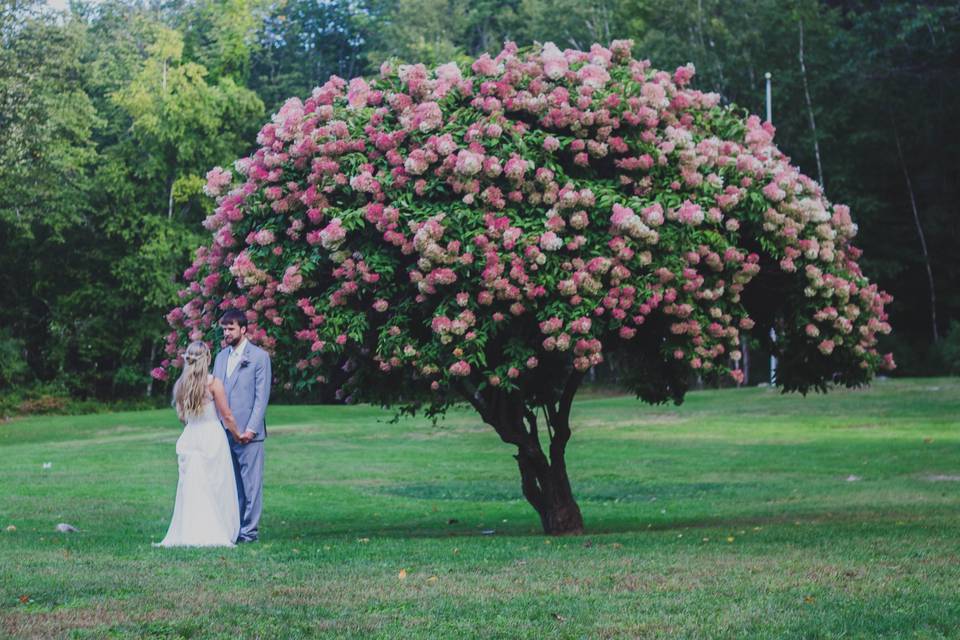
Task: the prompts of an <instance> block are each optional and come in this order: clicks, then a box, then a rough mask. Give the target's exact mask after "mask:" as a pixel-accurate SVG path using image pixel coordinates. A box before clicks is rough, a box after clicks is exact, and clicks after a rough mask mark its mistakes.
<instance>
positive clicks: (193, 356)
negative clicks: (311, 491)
mask: <svg viewBox="0 0 960 640" xmlns="http://www.w3.org/2000/svg"><path fill="white" fill-rule="evenodd" d="M220 327H221V328H222V329H223V335H224V343H225V344H226V345H227V346H226V348H225V349H223V350H222V351H220V353H218V354H217V358H216V360H215V361H214V363H213V374H212V375H211V374H210V360H211V354H210V348H209V347H208V346H207V345H206V343H204V342H201V341H197V342H191V343H190V345H189V346H188V347H187V350H186V352H185V353H184V356H183V361H184V365H183V373H181V374H180V378H178V379H177V382H176V384H175V385H174V387H173V405H174V407H176V410H177V416H178V417H179V418H180V421H181V422H183V423H184V425H185V426H184V429H183V433H182V434H181V435H180V438H179V439H178V440H177V461H178V464H179V468H180V479H179V481H178V483H177V498H176V503H175V505H174V508H173V518H172V520H171V521H170V528H169V529H168V530H167V535H166V536H165V537H164V539H163V541H162V542H160V544H159V545H158V546H161V547H182V546H190V547H209V546H230V547H232V546H233V545H234V544H236V543H239V542H253V541H254V540H256V539H257V536H258V530H257V527H258V525H259V522H260V512H261V509H262V502H261V497H262V496H261V494H262V490H263V441H264V440H265V439H266V437H267V425H266V422H265V421H264V414H265V413H266V410H267V401H268V400H269V399H270V381H271V378H272V373H271V370H270V356H269V355H267V352H266V351H264V350H263V349H261V348H259V347H257V346H256V345H253V344H251V343H250V342H249V341H248V340H247V336H246V334H247V318H246V316H244V314H243V313H241V312H240V311H237V310H230V311H227V312H226V313H224V314H223V317H221V319H220ZM224 429H226V430H227V431H229V432H230V436H227V435H226V432H225V431H224ZM231 438H232V441H231V440H230V439H231Z"/></svg>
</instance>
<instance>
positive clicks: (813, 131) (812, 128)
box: [797, 20, 827, 191]
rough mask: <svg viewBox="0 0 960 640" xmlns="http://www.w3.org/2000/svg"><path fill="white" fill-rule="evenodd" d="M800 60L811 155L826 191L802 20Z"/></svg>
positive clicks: (801, 22)
mask: <svg viewBox="0 0 960 640" xmlns="http://www.w3.org/2000/svg"><path fill="white" fill-rule="evenodd" d="M797 58H798V59H799V60H800V77H802V78H803V95H804V97H805V98H806V101H807V118H808V119H809V120H810V133H811V134H813V155H814V157H815V158H816V159H817V177H818V178H819V179H820V187H821V188H822V189H823V190H824V191H826V188H827V186H826V183H825V182H824V181H823V165H822V164H821V163H820V141H819V140H818V139H817V121H816V120H815V119H814V117H813V101H812V100H811V99H810V86H809V85H808V84H807V65H806V64H804V61H803V20H800V51H799V53H798V54H797Z"/></svg>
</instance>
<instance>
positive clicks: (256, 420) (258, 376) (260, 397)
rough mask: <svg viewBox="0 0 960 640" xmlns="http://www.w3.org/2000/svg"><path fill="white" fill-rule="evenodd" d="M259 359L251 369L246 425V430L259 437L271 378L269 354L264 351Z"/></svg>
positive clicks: (268, 399) (268, 396)
mask: <svg viewBox="0 0 960 640" xmlns="http://www.w3.org/2000/svg"><path fill="white" fill-rule="evenodd" d="M259 360H260V362H258V363H257V365H256V366H255V367H254V370H253V375H254V378H253V381H254V382H253V384H254V387H253V410H252V411H250V419H249V420H247V426H246V431H249V432H250V433H253V434H254V437H259V436H260V432H261V431H262V430H263V419H264V417H265V416H266V413H267V402H269V401H270V381H271V380H272V379H273V372H272V369H271V366H270V356H269V355H267V353H266V352H265V351H264V352H263V354H262V355H261V357H260V358H259Z"/></svg>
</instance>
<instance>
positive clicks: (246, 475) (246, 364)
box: [213, 309, 272, 542]
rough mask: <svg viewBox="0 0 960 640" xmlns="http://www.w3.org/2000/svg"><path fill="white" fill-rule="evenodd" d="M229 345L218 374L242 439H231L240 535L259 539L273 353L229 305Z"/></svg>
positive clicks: (216, 366) (223, 323)
mask: <svg viewBox="0 0 960 640" xmlns="http://www.w3.org/2000/svg"><path fill="white" fill-rule="evenodd" d="M220 327H221V328H222V329H223V337H224V343H225V344H226V345H227V346H226V348H225V349H223V350H222V351H220V353H218V354H217V359H216V361H215V362H214V363H213V375H214V376H215V377H217V378H219V379H220V380H222V381H223V386H224V387H225V388H226V391H227V404H229V405H230V410H231V411H232V412H233V416H234V418H236V420H237V428H238V429H239V430H240V432H241V437H240V442H234V441H233V439H232V438H228V440H229V441H230V452H231V454H232V455H233V467H234V470H235V472H236V474H237V494H238V496H239V498H240V537H239V538H238V539H237V542H253V541H254V540H256V539H257V536H258V531H257V526H258V525H259V523H260V512H261V511H262V502H261V494H262V492H263V441H264V440H265V439H266V437H267V424H266V422H265V421H264V414H265V413H266V410H267V401H268V400H269V399H270V381H271V379H272V374H271V371H270V356H269V355H267V352H266V351H264V350H263V349H261V348H260V347H258V346H256V345H254V344H251V343H250V341H249V340H247V317H246V316H245V315H244V314H243V313H242V312H240V311H238V310H236V309H230V310H229V311H227V312H226V313H224V314H223V316H222V317H221V318H220Z"/></svg>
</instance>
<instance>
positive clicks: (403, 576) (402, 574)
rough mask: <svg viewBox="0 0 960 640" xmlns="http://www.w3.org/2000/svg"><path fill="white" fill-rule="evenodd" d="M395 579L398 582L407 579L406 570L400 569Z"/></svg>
mask: <svg viewBox="0 0 960 640" xmlns="http://www.w3.org/2000/svg"><path fill="white" fill-rule="evenodd" d="M397 578H399V579H400V580H406V579H407V570H406V569H400V573H398V574H397Z"/></svg>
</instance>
